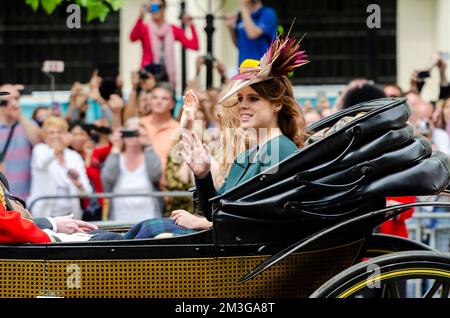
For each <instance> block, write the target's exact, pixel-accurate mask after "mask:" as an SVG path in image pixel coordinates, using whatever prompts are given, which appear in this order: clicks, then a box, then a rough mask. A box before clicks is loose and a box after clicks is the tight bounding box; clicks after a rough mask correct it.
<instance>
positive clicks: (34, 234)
mask: <svg viewBox="0 0 450 318" xmlns="http://www.w3.org/2000/svg"><path fill="white" fill-rule="evenodd" d="M50 242H51V240H50V237H49V236H48V235H47V234H46V233H45V232H43V231H42V230H41V229H40V228H38V227H37V226H36V225H35V224H34V223H33V222H32V221H30V220H28V219H24V218H23V217H22V216H21V215H20V213H19V212H17V211H6V209H5V207H4V206H3V204H0V244H14V243H50Z"/></svg>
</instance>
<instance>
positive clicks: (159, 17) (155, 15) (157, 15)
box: [150, 0, 165, 21]
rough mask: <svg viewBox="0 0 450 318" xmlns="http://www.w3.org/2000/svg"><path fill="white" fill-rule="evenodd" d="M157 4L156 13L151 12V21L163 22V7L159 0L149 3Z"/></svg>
mask: <svg viewBox="0 0 450 318" xmlns="http://www.w3.org/2000/svg"><path fill="white" fill-rule="evenodd" d="M154 4H159V6H160V9H159V11H157V12H152V19H153V20H155V21H162V20H164V9H165V8H164V7H163V4H162V1H161V0H152V1H150V5H154Z"/></svg>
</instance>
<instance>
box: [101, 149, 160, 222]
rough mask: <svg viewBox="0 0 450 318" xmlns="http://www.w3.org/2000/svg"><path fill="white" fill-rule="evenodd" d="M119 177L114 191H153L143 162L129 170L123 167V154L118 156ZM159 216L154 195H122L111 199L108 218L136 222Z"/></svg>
mask: <svg viewBox="0 0 450 318" xmlns="http://www.w3.org/2000/svg"><path fill="white" fill-rule="evenodd" d="M119 166H120V168H119V169H120V172H119V179H118V180H117V182H116V185H115V187H114V193H121V194H122V193H131V194H133V193H148V192H152V191H155V188H154V186H153V184H152V183H151V182H150V181H149V180H148V177H147V176H148V174H147V171H146V167H145V162H142V164H141V165H140V166H139V167H138V168H136V169H135V170H134V171H130V170H128V169H127V168H126V167H125V161H124V158H123V155H120V158H119ZM159 217H161V212H160V204H159V202H158V198H156V197H123V198H115V199H113V204H112V209H111V215H110V220H112V221H120V222H124V223H138V222H140V221H144V220H147V219H151V218H159Z"/></svg>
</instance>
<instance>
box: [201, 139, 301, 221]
mask: <svg viewBox="0 0 450 318" xmlns="http://www.w3.org/2000/svg"><path fill="white" fill-rule="evenodd" d="M297 149H298V148H297V146H296V145H295V144H294V142H293V141H292V140H291V139H289V138H288V137H286V136H284V135H281V136H277V137H275V138H272V139H271V140H269V141H268V142H266V143H265V144H264V145H263V146H262V147H261V150H259V149H258V148H257V147H254V148H251V149H249V150H246V151H244V152H242V153H241V154H239V155H238V156H237V158H236V159H235V161H234V163H233V165H232V166H231V169H230V173H229V174H228V177H227V178H226V180H225V182H224V184H223V185H222V187H221V188H220V189H219V190H218V191H216V189H215V188H214V184H213V180H212V176H211V174H208V176H207V177H206V178H203V179H199V178H195V185H196V188H197V196H198V199H199V203H200V209H201V210H202V212H203V213H204V215H205V216H206V217H207V218H208V219H210V215H211V212H212V211H211V205H210V203H209V199H211V198H213V197H215V196H217V195H220V194H222V193H225V192H227V191H229V190H231V189H233V188H235V187H236V186H238V185H239V184H241V183H243V182H245V181H247V180H249V179H251V178H253V177H254V176H256V175H258V174H260V173H261V172H263V171H264V170H266V169H268V168H270V167H271V166H274V165H276V164H278V163H279V162H280V161H282V160H284V159H285V158H287V157H289V156H290V155H291V154H293V153H294V152H295V151H296V150H297Z"/></svg>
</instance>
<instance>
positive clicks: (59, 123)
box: [42, 116, 69, 135]
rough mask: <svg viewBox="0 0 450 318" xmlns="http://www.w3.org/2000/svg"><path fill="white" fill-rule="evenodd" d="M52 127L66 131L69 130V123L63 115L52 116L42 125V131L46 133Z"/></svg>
mask: <svg viewBox="0 0 450 318" xmlns="http://www.w3.org/2000/svg"><path fill="white" fill-rule="evenodd" d="M51 127H56V128H59V129H61V130H62V131H63V132H65V133H66V132H68V131H69V124H68V123H67V121H66V120H65V119H63V118H61V117H56V116H50V117H49V118H47V119H46V120H45V121H44V124H43V125H42V132H43V133H44V135H45V134H46V133H47V131H48V130H49V129H50V128H51Z"/></svg>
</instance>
